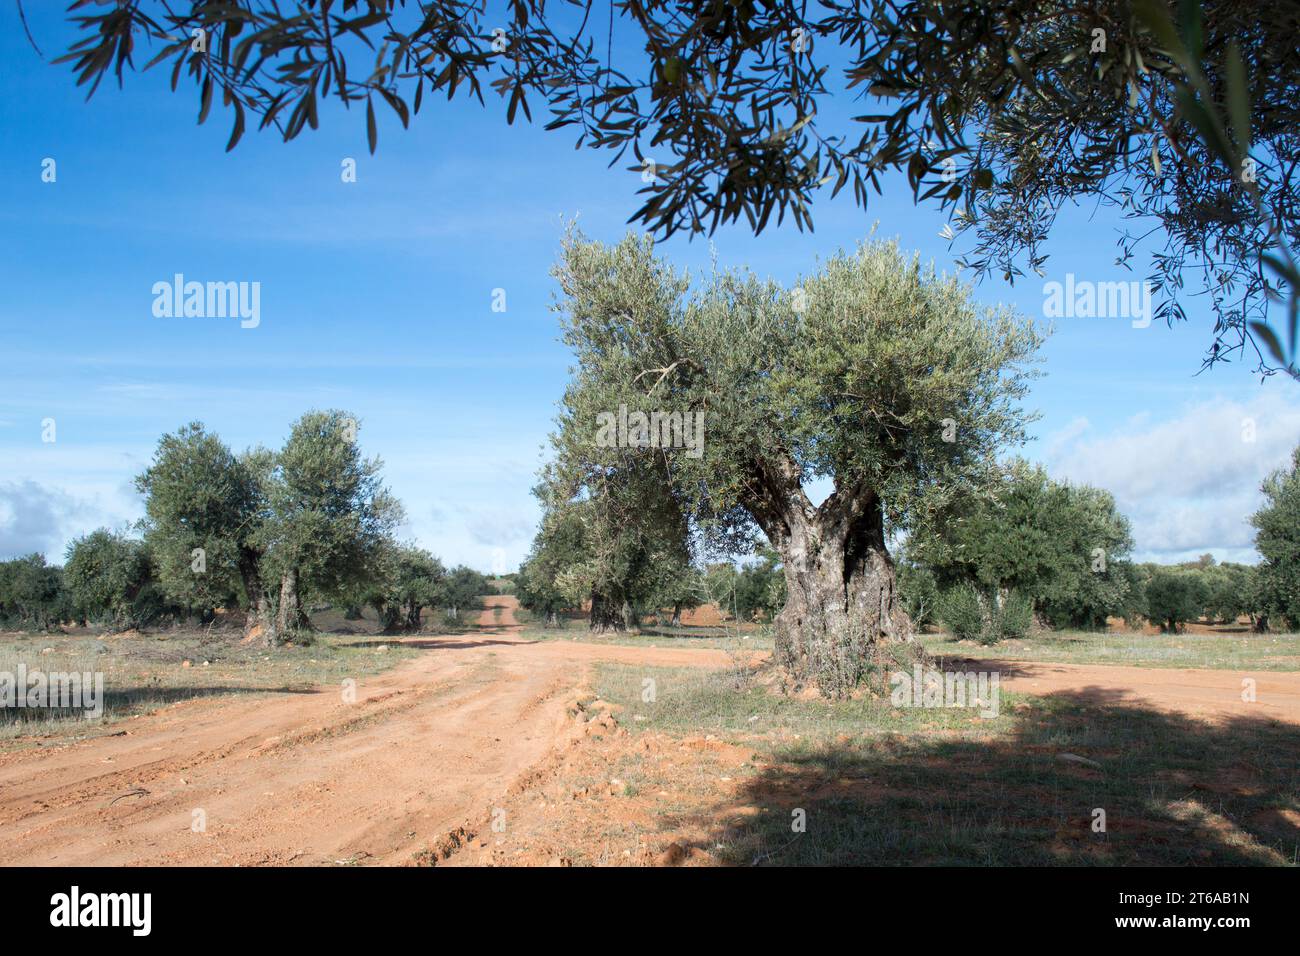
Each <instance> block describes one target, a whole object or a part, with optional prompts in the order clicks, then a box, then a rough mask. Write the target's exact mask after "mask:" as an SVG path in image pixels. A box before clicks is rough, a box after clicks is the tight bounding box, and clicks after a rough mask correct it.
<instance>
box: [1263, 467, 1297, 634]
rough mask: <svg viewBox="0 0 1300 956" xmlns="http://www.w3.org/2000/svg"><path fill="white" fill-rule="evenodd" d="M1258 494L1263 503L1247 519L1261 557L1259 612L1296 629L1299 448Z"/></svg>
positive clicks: (1271, 476) (1266, 481)
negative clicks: (1251, 525)
mask: <svg viewBox="0 0 1300 956" xmlns="http://www.w3.org/2000/svg"><path fill="white" fill-rule="evenodd" d="M1262 491H1263V492H1264V504H1263V506H1262V507H1261V508H1260V509H1259V511H1257V512H1256V513H1255V514H1254V516H1253V517H1252V518H1251V524H1253V525H1254V526H1255V549H1256V550H1257V551H1259V553H1260V555H1261V556H1262V557H1263V562H1262V563H1261V564H1260V566H1259V569H1258V574H1259V580H1258V587H1259V591H1258V598H1259V602H1260V605H1261V610H1262V611H1263V613H1265V614H1266V615H1269V616H1270V617H1271V618H1272V619H1276V620H1277V621H1278V622H1279V623H1284V624H1285V626H1287V627H1290V628H1293V629H1297V630H1300V447H1298V448H1296V450H1295V451H1294V452H1293V453H1292V455H1291V465H1290V467H1289V468H1281V469H1279V470H1277V471H1276V472H1274V473H1273V474H1271V475H1269V477H1268V478H1267V479H1265V481H1264V484H1263V487H1262Z"/></svg>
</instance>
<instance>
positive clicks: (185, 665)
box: [181, 661, 194, 667]
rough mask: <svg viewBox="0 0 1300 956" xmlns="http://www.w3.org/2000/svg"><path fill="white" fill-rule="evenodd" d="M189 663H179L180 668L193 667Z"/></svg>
mask: <svg viewBox="0 0 1300 956" xmlns="http://www.w3.org/2000/svg"><path fill="white" fill-rule="evenodd" d="M193 666H194V665H192V664H191V663H190V662H189V661H181V667H193Z"/></svg>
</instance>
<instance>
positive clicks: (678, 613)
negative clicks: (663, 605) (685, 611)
mask: <svg viewBox="0 0 1300 956" xmlns="http://www.w3.org/2000/svg"><path fill="white" fill-rule="evenodd" d="M670 623H671V625H672V626H673V627H681V626H682V602H681V601H678V602H677V603H676V604H674V605H673V617H672V621H671V622H670Z"/></svg>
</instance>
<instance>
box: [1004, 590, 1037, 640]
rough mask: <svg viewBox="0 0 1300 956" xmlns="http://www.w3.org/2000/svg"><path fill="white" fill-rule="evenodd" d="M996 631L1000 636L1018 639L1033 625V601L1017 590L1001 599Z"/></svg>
mask: <svg viewBox="0 0 1300 956" xmlns="http://www.w3.org/2000/svg"><path fill="white" fill-rule="evenodd" d="M997 623H998V632H999V633H1000V635H1001V636H1002V638H1003V639H1004V640H1005V639H1009V640H1018V639H1019V638H1022V637H1024V636H1025V635H1026V634H1028V633H1029V630H1030V628H1032V627H1033V626H1034V602H1033V601H1032V600H1030V599H1029V598H1028V597H1027V596H1025V595H1023V594H1020V593H1019V592H1018V591H1011V592H1009V593H1008V594H1007V595H1006V596H1005V597H1004V598H1003V599H1002V606H1001V607H1000V608H999V614H998V622H997Z"/></svg>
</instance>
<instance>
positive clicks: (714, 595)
mask: <svg viewBox="0 0 1300 956" xmlns="http://www.w3.org/2000/svg"><path fill="white" fill-rule="evenodd" d="M700 584H701V587H702V590H703V594H704V596H705V598H706V599H707V600H708V601H709V602H710V603H713V604H716V605H717V606H718V607H719V608H720V609H721V610H722V611H723V613H724V614H729V615H731V616H733V617H734V618H735V619H736V620H737V621H742V622H748V621H753V620H755V619H756V618H759V617H762V618H763V619H765V620H767V621H771V620H772V619H773V618H775V617H776V615H777V614H779V613H780V612H781V609H782V608H783V607H784V606H785V600H786V590H785V589H786V581H785V571H784V569H783V568H782V565H781V556H780V554H778V553H777V552H776V551H774V550H773V549H771V548H761V549H760V550H759V551H758V552H756V554H755V560H752V561H750V562H748V563H745V564H743V565H741V566H740V567H737V566H736V565H734V564H732V563H731V562H730V561H721V562H717V563H714V564H710V565H709V566H708V567H707V568H705V571H704V574H703V575H702V576H701V578H700Z"/></svg>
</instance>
